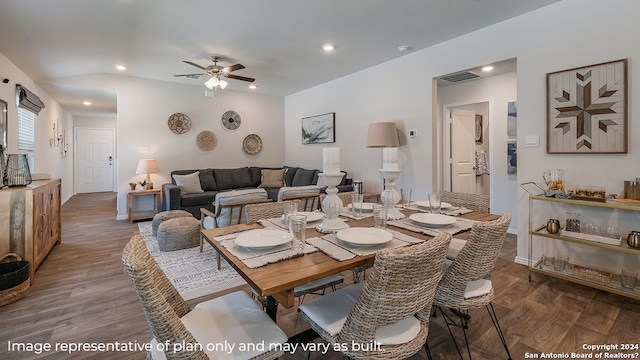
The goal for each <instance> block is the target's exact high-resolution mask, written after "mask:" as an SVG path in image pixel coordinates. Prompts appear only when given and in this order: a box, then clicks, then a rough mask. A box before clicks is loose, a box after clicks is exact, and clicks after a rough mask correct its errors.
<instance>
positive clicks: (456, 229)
mask: <svg viewBox="0 0 640 360" xmlns="http://www.w3.org/2000/svg"><path fill="white" fill-rule="evenodd" d="M476 222H477V221H475V220H469V219H462V218H459V219H457V221H456V222H455V224H452V225H448V226H444V227H440V228H428V227H425V226H420V225H418V224H416V223H414V222H413V221H412V220H411V219H409V218H408V217H407V218H405V219H402V220H395V221H389V222H388V223H387V225H391V226H397V227H399V228H403V229H406V230H409V231H413V232H417V233H420V234H425V235H429V236H434V237H435V236H438V235H439V234H440V233H442V232H447V233H449V234H451V235H456V234H458V233H461V232H463V231H467V230H469V229H471V227H472V226H473V224H475V223H476Z"/></svg>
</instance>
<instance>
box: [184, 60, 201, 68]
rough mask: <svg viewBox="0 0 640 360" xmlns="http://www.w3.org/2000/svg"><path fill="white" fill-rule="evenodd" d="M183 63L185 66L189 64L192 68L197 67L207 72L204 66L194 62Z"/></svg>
mask: <svg viewBox="0 0 640 360" xmlns="http://www.w3.org/2000/svg"><path fill="white" fill-rule="evenodd" d="M182 62H183V63H185V64H189V65H191V66H195V67H197V68H198V69H202V70H206V69H205V67H204V66H201V65H198V64H196V63H193V62H191V61H187V60H182Z"/></svg>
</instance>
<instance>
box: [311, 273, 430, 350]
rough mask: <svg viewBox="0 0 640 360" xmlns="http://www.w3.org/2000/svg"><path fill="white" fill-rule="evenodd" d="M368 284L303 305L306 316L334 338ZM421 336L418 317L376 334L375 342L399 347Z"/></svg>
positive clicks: (385, 327) (409, 318) (382, 327)
mask: <svg viewBox="0 0 640 360" xmlns="http://www.w3.org/2000/svg"><path fill="white" fill-rule="evenodd" d="M364 284H365V282H359V283H357V284H355V285H351V286H347V287H345V288H342V289H340V290H337V291H334V292H332V293H330V294H327V295H323V296H321V297H318V298H315V299H313V300H311V301H309V302H307V303H305V304H302V305H300V310H301V311H302V312H304V313H305V315H306V316H307V317H308V318H309V319H310V320H311V321H313V322H314V323H316V324H317V325H318V326H320V327H321V328H322V329H324V330H325V331H326V332H327V333H329V334H330V335H331V336H334V335H336V334H338V333H339V332H340V331H341V330H342V326H343V325H344V323H345V321H346V320H347V316H348V315H349V312H350V311H351V309H352V308H353V305H354V304H355V302H356V300H357V299H358V296H360V292H361V291H362V287H363V286H364ZM419 332H420V321H419V320H418V319H416V317H415V316H409V317H406V318H404V319H402V320H400V321H399V322H397V323H395V324H393V325H387V326H381V327H379V328H378V329H377V330H376V338H375V340H376V341H378V342H380V344H381V345H398V344H404V343H406V342H409V341H411V340H413V339H415V337H416V336H417V335H418V333H419Z"/></svg>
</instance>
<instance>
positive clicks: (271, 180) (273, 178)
mask: <svg viewBox="0 0 640 360" xmlns="http://www.w3.org/2000/svg"><path fill="white" fill-rule="evenodd" d="M286 173H287V169H280V170H269V169H263V170H262V181H260V187H262V188H266V187H283V186H284V176H285V174H286Z"/></svg>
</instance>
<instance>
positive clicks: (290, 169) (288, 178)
mask: <svg viewBox="0 0 640 360" xmlns="http://www.w3.org/2000/svg"><path fill="white" fill-rule="evenodd" d="M284 168H285V169H287V174H286V175H285V177H284V184H285V185H284V186H292V185H291V184H292V183H293V177H294V176H296V172H298V169H299V168H297V167H294V166H285V167H284Z"/></svg>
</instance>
